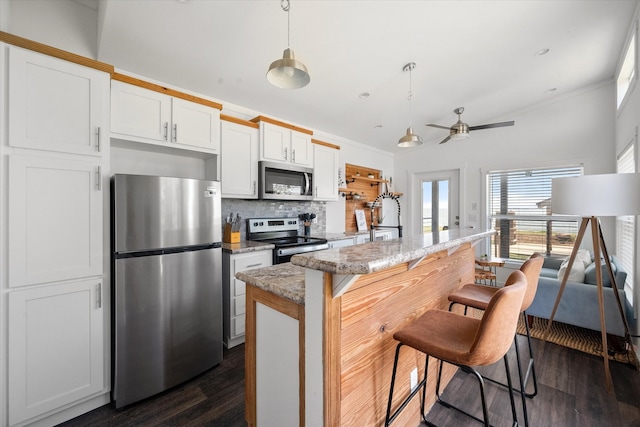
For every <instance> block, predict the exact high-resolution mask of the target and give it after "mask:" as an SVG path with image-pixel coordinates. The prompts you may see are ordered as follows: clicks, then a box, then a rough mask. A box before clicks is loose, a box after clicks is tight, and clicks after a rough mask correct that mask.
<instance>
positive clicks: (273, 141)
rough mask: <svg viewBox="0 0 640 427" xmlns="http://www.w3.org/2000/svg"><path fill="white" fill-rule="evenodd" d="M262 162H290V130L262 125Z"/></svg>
mask: <svg viewBox="0 0 640 427" xmlns="http://www.w3.org/2000/svg"><path fill="white" fill-rule="evenodd" d="M260 137H261V138H260V147H261V150H260V160H274V161H278V162H288V161H289V156H290V154H291V153H290V152H289V151H290V147H289V146H290V145H291V131H290V130H289V129H286V128H283V127H280V126H276V125H273V124H271V123H264V122H261V123H260Z"/></svg>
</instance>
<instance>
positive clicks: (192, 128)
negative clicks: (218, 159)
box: [171, 98, 220, 153]
mask: <svg viewBox="0 0 640 427" xmlns="http://www.w3.org/2000/svg"><path fill="white" fill-rule="evenodd" d="M171 121H172V123H173V124H172V129H171V136H172V141H173V142H175V143H178V144H184V145H191V146H195V147H199V148H205V149H207V150H211V151H213V152H215V153H218V152H219V151H220V110H217V109H215V108H211V107H208V106H206V105H202V104H197V103H195V102H189V101H185V100H184V99H179V98H173V99H172V108H171Z"/></svg>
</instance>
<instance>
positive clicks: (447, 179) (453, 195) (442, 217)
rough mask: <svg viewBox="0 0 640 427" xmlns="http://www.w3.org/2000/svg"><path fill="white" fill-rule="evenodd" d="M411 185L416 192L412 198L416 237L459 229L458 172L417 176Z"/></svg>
mask: <svg viewBox="0 0 640 427" xmlns="http://www.w3.org/2000/svg"><path fill="white" fill-rule="evenodd" d="M413 181H414V182H413V185H414V188H416V189H419V194H416V197H415V198H414V200H415V201H416V202H417V203H416V206H415V208H414V209H413V220H412V222H413V225H414V228H415V229H417V231H418V232H419V233H431V232H433V231H443V230H450V229H454V228H459V226H460V217H459V209H458V206H459V196H458V194H459V171H458V170H451V171H440V172H428V173H427V172H425V173H419V174H415V175H414V178H413ZM414 194H415V193H414Z"/></svg>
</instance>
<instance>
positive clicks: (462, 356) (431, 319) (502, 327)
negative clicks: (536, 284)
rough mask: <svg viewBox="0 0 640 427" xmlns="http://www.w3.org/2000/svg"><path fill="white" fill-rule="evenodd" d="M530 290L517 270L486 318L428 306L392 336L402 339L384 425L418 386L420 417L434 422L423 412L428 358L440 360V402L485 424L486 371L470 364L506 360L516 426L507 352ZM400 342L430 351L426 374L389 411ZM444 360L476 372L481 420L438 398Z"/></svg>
mask: <svg viewBox="0 0 640 427" xmlns="http://www.w3.org/2000/svg"><path fill="white" fill-rule="evenodd" d="M526 288H527V279H526V277H525V275H524V273H522V272H521V271H514V272H513V273H511V275H510V276H509V278H508V279H507V282H506V284H505V286H504V287H503V288H499V289H497V291H496V292H495V294H494V295H493V296H492V297H491V301H490V302H489V304H488V306H487V309H486V310H485V313H484V316H483V317H482V319H475V318H472V317H466V316H462V315H460V314H457V313H452V312H450V311H444V310H429V311H427V312H426V313H424V314H423V315H422V316H420V317H419V318H418V319H416V320H414V321H413V322H411V323H410V324H408V325H407V326H405V327H404V328H402V329H400V330H399V331H398V332H396V333H395V334H393V338H394V339H395V340H397V341H399V343H398V345H397V346H396V353H395V359H394V361H393V373H392V375H391V386H390V389H389V401H388V403H387V415H386V418H385V426H388V425H390V424H391V423H392V422H393V421H394V420H395V419H396V417H397V416H398V415H399V414H400V412H401V411H402V410H403V409H404V408H405V407H406V406H407V404H408V403H409V401H410V400H411V399H413V397H414V396H415V395H416V394H417V393H418V392H419V391H420V389H422V396H421V400H420V413H421V415H422V419H423V421H424V422H425V423H427V425H430V426H432V425H433V424H431V423H430V422H429V421H427V419H426V414H425V412H424V405H425V395H426V388H427V374H428V371H429V356H431V357H434V358H436V359H439V360H440V367H439V370H438V379H437V383H436V396H437V398H438V400H437V402H439V403H441V404H442V405H444V406H446V407H450V408H452V409H456V410H458V411H459V412H461V413H463V414H465V415H467V416H469V417H471V418H473V419H475V420H477V421H480V422H483V423H484V425H485V426H487V427H488V426H489V413H488V410H487V403H486V397H485V392H484V381H483V379H482V375H480V373H478V371H476V370H475V369H473V368H472V366H485V365H490V364H493V363H495V362H496V361H498V360H499V359H500V358H502V359H503V360H504V364H505V370H506V373H507V383H508V384H509V399H510V401H511V413H512V416H513V425H514V426H517V425H518V421H517V414H516V408H515V403H514V398H513V392H512V387H511V374H510V372H509V361H508V359H507V351H508V350H509V347H510V346H511V340H512V339H513V335H514V334H515V331H516V325H517V323H518V315H519V314H520V306H521V305H522V300H523V298H524V294H525V291H526ZM402 346H409V347H411V348H413V349H415V350H417V351H420V352H422V353H424V354H425V355H426V357H425V366H424V378H423V379H422V381H420V383H419V384H418V385H417V387H416V388H415V389H414V390H413V391H412V392H411V393H410V394H409V396H407V398H406V399H404V400H403V401H402V403H400V406H399V407H398V408H397V409H396V410H395V411H394V412H393V413H391V406H392V402H393V389H394V386H395V380H396V371H397V368H398V357H399V355H400V348H401V347H402ZM442 362H447V363H451V364H453V365H456V366H458V367H460V368H462V369H464V370H465V371H468V372H472V373H473V374H474V375H475V376H476V378H477V379H478V383H479V386H480V395H481V400H482V414H483V418H484V419H483V420H481V419H480V418H478V417H475V416H474V415H471V414H469V413H467V412H465V411H463V410H461V409H459V408H456V407H455V406H453V405H451V404H450V403H449V402H445V401H444V400H442V398H441V396H440V375H441V373H442Z"/></svg>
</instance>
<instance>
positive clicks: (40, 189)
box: [8, 154, 105, 287]
mask: <svg viewBox="0 0 640 427" xmlns="http://www.w3.org/2000/svg"><path fill="white" fill-rule="evenodd" d="M8 190H9V191H8V193H9V204H8V210H9V215H8V233H9V238H8V241H9V251H8V256H9V286H10V287H18V286H26V285H34V284H39V283H47V282H53V281H59V280H69V279H75V278H81V277H88V276H97V275H101V274H103V256H102V254H103V226H104V224H103V203H104V194H103V192H104V191H105V189H104V184H103V183H102V172H101V165H100V163H98V162H91V161H82V160H76V159H73V160H72V159H63V158H50V157H39V156H25V155H17V154H15V155H10V156H9V180H8Z"/></svg>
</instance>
